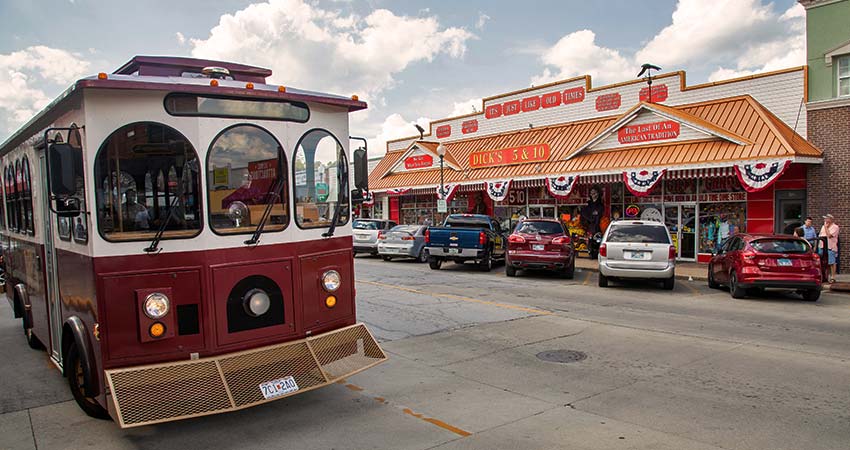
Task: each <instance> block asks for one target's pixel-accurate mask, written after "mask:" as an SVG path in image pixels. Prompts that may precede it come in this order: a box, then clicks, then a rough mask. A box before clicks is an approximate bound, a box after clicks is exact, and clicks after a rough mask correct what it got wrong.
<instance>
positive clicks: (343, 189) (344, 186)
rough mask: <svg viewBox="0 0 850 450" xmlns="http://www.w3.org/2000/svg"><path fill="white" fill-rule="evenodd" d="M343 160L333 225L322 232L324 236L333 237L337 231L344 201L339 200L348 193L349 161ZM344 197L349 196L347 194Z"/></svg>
mask: <svg viewBox="0 0 850 450" xmlns="http://www.w3.org/2000/svg"><path fill="white" fill-rule="evenodd" d="M343 161H344V164H343V166H342V167H343V170H341V171H340V172H341V175H342V176H341V177H340V178H341V179H340V180H339V186H340V188H339V193H338V194H337V202H336V208H334V216H333V220H332V221H331V226H330V227H329V228H328V231H326V232H324V233H322V237H332V236H333V235H334V231H336V223H337V222H338V221H339V215H340V214H341V213H342V202H341V201H339V200H341V199H340V198H339V196H340V195H343V194H348V161H346V160H345V159H343ZM344 198H347V195H346V197H344ZM345 203H348V201H346V202H345Z"/></svg>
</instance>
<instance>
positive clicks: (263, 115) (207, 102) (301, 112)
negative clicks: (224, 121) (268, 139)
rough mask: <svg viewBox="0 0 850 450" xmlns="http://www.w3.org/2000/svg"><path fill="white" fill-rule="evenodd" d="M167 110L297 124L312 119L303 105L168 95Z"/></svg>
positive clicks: (172, 113) (275, 101) (190, 95)
mask: <svg viewBox="0 0 850 450" xmlns="http://www.w3.org/2000/svg"><path fill="white" fill-rule="evenodd" d="M165 110H166V111H167V112H168V114H171V115H172V116H192V117H234V118H241V119H264V120H282V121H286V122H298V123H304V122H307V120H309V119H310V109H309V108H308V107H307V105H306V104H305V103H301V102H289V101H286V100H258V99H244V98H227V97H213V96H207V95H194V94H169V95H168V96H167V97H165Z"/></svg>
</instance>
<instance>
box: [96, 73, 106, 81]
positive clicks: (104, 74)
mask: <svg viewBox="0 0 850 450" xmlns="http://www.w3.org/2000/svg"><path fill="white" fill-rule="evenodd" d="M106 78H107V75H106V72H100V73H99V74H97V79H98V80H105V79H106Z"/></svg>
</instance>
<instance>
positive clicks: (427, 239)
mask: <svg viewBox="0 0 850 450" xmlns="http://www.w3.org/2000/svg"><path fill="white" fill-rule="evenodd" d="M425 243H426V244H430V243H431V230H425Z"/></svg>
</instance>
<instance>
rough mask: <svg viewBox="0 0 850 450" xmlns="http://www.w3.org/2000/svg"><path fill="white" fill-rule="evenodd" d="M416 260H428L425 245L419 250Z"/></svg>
mask: <svg viewBox="0 0 850 450" xmlns="http://www.w3.org/2000/svg"><path fill="white" fill-rule="evenodd" d="M416 262H420V263H424V262H428V252H426V251H425V247H422V248H421V249H420V250H419V256H417V257H416Z"/></svg>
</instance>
